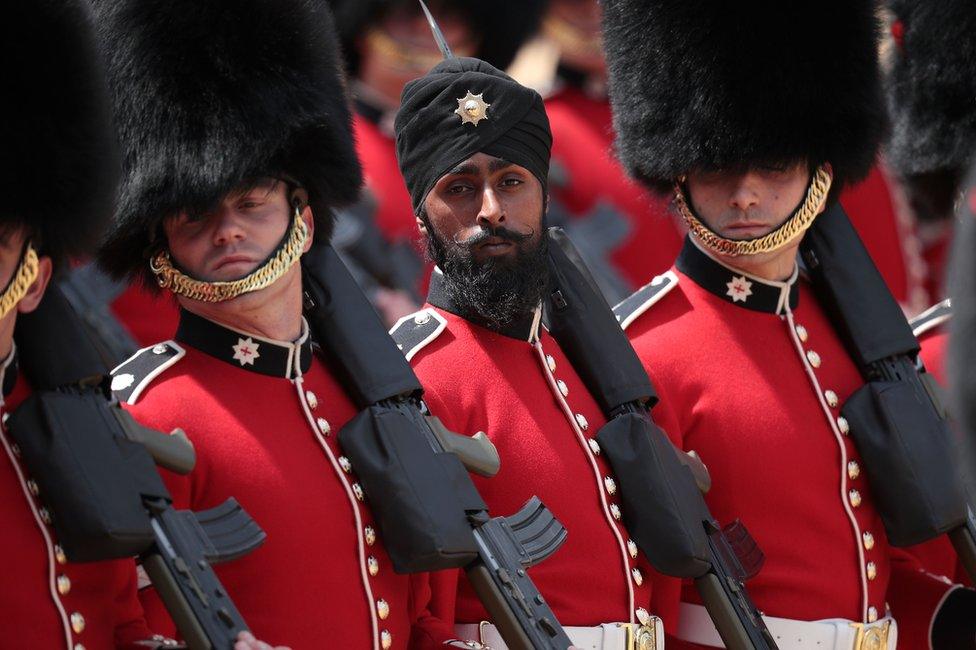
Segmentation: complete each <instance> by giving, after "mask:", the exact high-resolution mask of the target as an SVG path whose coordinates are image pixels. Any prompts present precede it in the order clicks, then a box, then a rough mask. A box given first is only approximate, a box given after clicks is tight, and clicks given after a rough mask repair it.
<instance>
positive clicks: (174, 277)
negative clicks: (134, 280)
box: [149, 207, 308, 302]
mask: <svg viewBox="0 0 976 650" xmlns="http://www.w3.org/2000/svg"><path fill="white" fill-rule="evenodd" d="M290 231H291V232H290V233H289V235H288V239H287V241H286V242H285V243H284V245H283V246H281V247H280V248H279V249H278V252H277V253H275V254H274V255H273V256H272V257H271V258H270V259H268V261H267V262H265V263H264V264H262V265H261V266H260V267H259V268H257V269H255V270H253V271H251V272H250V273H248V274H247V275H245V276H244V277H243V278H241V279H239V280H232V281H229V282H207V281H205V280H197V279H196V278H192V277H190V276H189V275H186V274H185V273H183V272H182V271H180V270H179V269H177V268H176V267H175V266H173V261H172V259H170V255H169V251H166V250H163V251H160V252H159V253H157V254H156V256H155V257H153V258H152V260H150V262H149V268H150V269H151V270H152V272H153V273H154V274H155V275H156V279H157V281H158V282H159V286H160V287H162V288H163V289H169V290H170V291H172V292H173V293H175V294H177V295H180V296H184V297H186V298H190V299H191V300H200V301H202V302H223V301H225V300H231V299H233V298H236V297H238V296H240V295H243V294H245V293H251V292H253V291H260V290H261V289H264V288H265V287H269V286H271V285H272V284H274V283H275V282H277V281H278V279H279V278H281V276H283V275H284V274H285V273H287V272H288V270H289V269H291V267H292V266H294V265H295V262H297V261H298V260H299V259H300V258H301V256H302V254H303V253H304V252H305V244H306V243H307V242H308V226H306V225H305V221H303V220H302V215H301V210H300V209H299V208H298V207H296V208H295V218H294V220H293V221H292V224H291V228H290Z"/></svg>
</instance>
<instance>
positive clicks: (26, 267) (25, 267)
mask: <svg viewBox="0 0 976 650" xmlns="http://www.w3.org/2000/svg"><path fill="white" fill-rule="evenodd" d="M39 271H40V264H39V263H38V259H37V251H35V250H34V247H33V246H32V245H31V243H30V242H28V243H27V247H26V248H25V249H24V254H23V255H22V256H21V257H20V263H19V264H18V265H17V271H16V272H15V273H14V277H13V278H12V279H11V280H10V284H8V285H7V288H6V289H4V290H3V294H0V318H3V317H4V316H6V315H7V314H8V313H10V310H11V309H13V308H14V307H16V306H17V303H19V302H20V301H21V300H23V298H24V296H26V295H27V291H28V290H29V289H30V288H31V285H32V284H34V281H35V280H37V274H38V273H39Z"/></svg>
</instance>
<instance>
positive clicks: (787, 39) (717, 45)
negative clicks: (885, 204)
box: [603, 0, 886, 191]
mask: <svg viewBox="0 0 976 650" xmlns="http://www.w3.org/2000/svg"><path fill="white" fill-rule="evenodd" d="M603 20H604V47H605V48H606V53H607V67H608V72H609V83H610V97H611V101H612V103H613V112H614V126H615V127H616V132H617V143H616V147H617V154H618V156H619V157H620V159H621V160H622V161H623V162H624V164H625V165H626V166H627V168H628V169H629V171H630V172H631V174H633V175H634V176H635V177H636V178H638V179H640V180H642V181H643V182H645V183H647V184H648V185H649V186H651V187H652V188H655V189H658V190H659V191H663V190H665V189H668V188H670V187H671V184H672V182H673V180H674V179H675V178H677V177H679V176H680V175H682V174H684V173H686V172H687V171H689V170H691V169H719V168H736V167H740V168H745V167H752V166H762V165H767V164H772V165H776V164H782V163H788V162H798V161H800V160H807V161H809V162H811V163H813V164H819V163H822V162H825V161H829V162H830V163H831V164H832V166H833V170H834V185H835V187H836V188H840V187H842V186H843V185H844V184H846V183H850V182H852V181H856V180H858V179H860V178H862V177H864V176H865V175H866V174H867V172H868V171H869V170H870V168H871V166H872V164H873V163H874V160H875V156H876V151H877V148H878V145H879V142H880V140H881V139H882V138H883V136H884V133H885V125H886V118H885V110H884V100H883V95H882V91H881V81H880V72H879V69H878V60H877V41H878V31H879V30H878V18H877V16H876V13H875V3H874V2H873V1H872V0H821V1H820V2H816V3H813V2H783V1H781V0H740V1H739V2H724V1H723V0H604V2H603Z"/></svg>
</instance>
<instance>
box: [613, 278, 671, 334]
mask: <svg viewBox="0 0 976 650" xmlns="http://www.w3.org/2000/svg"><path fill="white" fill-rule="evenodd" d="M676 286H678V276H677V275H675V273H674V271H668V272H667V273H663V274H661V275H658V276H656V277H655V278H654V279H653V280H651V281H650V282H648V283H647V284H645V285H644V286H643V287H641V288H640V289H638V290H637V291H635V292H634V293H632V294H630V296H629V297H627V298H624V299H623V300H622V301H621V302H620V304H619V305H617V306H616V307H614V308H613V313H614V315H615V316H616V317H617V322H618V323H620V327H621V328H622V329H627V327H628V326H629V325H630V324H631V323H633V322H634V321H635V320H637V317H638V316H640V315H641V314H643V313H644V312H645V311H647V310H648V309H650V308H651V306H652V305H653V304H654V303H656V302H657V301H658V300H660V299H661V298H663V297H664V296H665V295H666V294H667V293H668V292H669V291H671V289H673V288H675V287H676Z"/></svg>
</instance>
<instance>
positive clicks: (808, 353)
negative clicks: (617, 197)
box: [604, 0, 976, 649]
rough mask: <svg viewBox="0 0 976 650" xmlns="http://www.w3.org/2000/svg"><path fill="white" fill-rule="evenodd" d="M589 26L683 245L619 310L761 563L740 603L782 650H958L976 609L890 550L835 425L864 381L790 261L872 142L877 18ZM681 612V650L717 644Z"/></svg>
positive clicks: (697, 18)
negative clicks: (599, 33)
mask: <svg viewBox="0 0 976 650" xmlns="http://www.w3.org/2000/svg"><path fill="white" fill-rule="evenodd" d="M604 29H605V37H606V48H607V53H608V65H609V70H610V89H611V96H612V99H613V107H614V120H615V124H616V126H617V132H618V141H617V145H618V150H619V151H620V152H621V156H622V159H623V161H624V162H625V164H626V165H627V166H628V168H629V169H630V171H631V173H632V174H634V175H635V176H636V177H638V178H640V179H641V180H642V181H643V182H644V183H646V184H647V185H648V186H651V187H655V188H657V189H658V190H659V191H661V192H664V193H670V194H672V196H673V197H674V200H675V207H676V209H677V211H678V212H679V213H680V214H681V216H682V217H683V218H684V219H685V221H686V222H687V223H688V224H689V228H690V235H689V237H688V238H687V239H686V241H685V245H684V248H683V249H682V251H681V253H680V254H679V256H678V259H677V261H676V262H675V265H674V267H672V269H671V270H670V271H668V272H667V273H665V274H663V275H661V276H659V277H657V278H655V279H654V280H652V281H651V282H650V283H649V284H648V285H646V286H645V287H644V288H643V289H641V290H640V291H639V292H638V293H637V294H635V295H634V296H632V297H631V298H630V299H628V300H627V301H625V302H624V303H622V304H621V305H620V306H619V307H618V309H617V310H616V311H617V313H618V318H619V319H620V321H621V323H622V325H623V326H624V327H625V328H626V329H627V333H628V335H629V337H630V339H631V341H632V342H633V345H634V347H635V349H636V350H637V352H638V355H639V356H640V357H641V359H642V361H643V362H644V364H645V367H646V368H647V370H648V373H649V374H650V375H651V377H652V379H653V380H654V383H655V386H656V387H657V388H658V391H659V393H660V397H661V401H660V403H659V406H658V407H657V408H656V409H655V420H656V421H657V422H658V424H660V425H661V426H662V427H663V428H664V429H665V430H666V431H667V432H668V433H669V435H670V436H671V437H672V439H673V440H674V442H675V443H676V444H677V445H678V446H680V447H682V448H685V449H694V450H696V451H697V452H698V453H699V454H700V456H701V459H702V461H703V462H704V463H705V464H706V465H707V466H708V468H709V470H710V472H711V476H712V480H713V486H714V487H713V488H712V490H711V492H710V493H709V494H708V503H709V505H710V506H711V509H712V512H713V513H714V514H715V515H716V517H717V518H718V519H719V520H725V519H728V518H729V516H730V515H735V514H736V513H738V515H739V516H741V518H742V521H743V523H745V524H746V525H747V526H748V527H749V530H750V531H751V532H752V534H753V536H754V537H755V539H756V541H757V542H758V544H759V545H760V547H761V548H762V549H763V551H764V552H765V555H766V563H765V566H764V567H763V570H762V571H761V572H760V573H759V575H758V576H757V577H756V578H755V579H754V580H753V581H751V582H750V583H749V587H750V593H751V594H752V596H753V598H754V600H755V602H756V605H757V606H758V607H759V609H761V610H762V611H763V612H764V613H765V614H766V618H767V625H768V626H769V628H770V630H771V632H772V633H773V634H774V635H775V636H776V638H777V643H779V644H780V647H781V648H784V649H786V648H806V647H813V646H816V647H824V648H838V649H839V648H867V647H872V648H885V647H887V648H890V649H892V648H895V645H896V642H897V640H900V641H901V644H902V645H901V647H910V648H929V647H934V648H950V647H951V648H963V647H973V646H974V639H976V634H974V633H976V629H974V628H973V626H972V618H971V615H965V614H964V612H965V611H966V608H971V607H972V606H973V600H974V596H976V594H973V593H972V592H971V591H968V590H965V589H962V588H960V587H959V586H958V585H956V586H954V585H952V584H950V583H948V582H946V581H944V580H942V579H938V578H935V577H934V576H931V575H928V574H926V573H924V572H922V571H920V570H918V567H917V565H915V564H913V563H912V562H910V561H908V560H907V559H905V557H904V554H903V553H902V552H900V551H897V550H894V549H891V548H889V545H888V542H887V538H886V535H885V530H884V528H883V526H882V521H881V515H880V512H879V510H878V508H877V506H876V497H875V496H874V495H872V491H871V490H870V489H869V486H868V483H867V472H866V471H865V466H866V463H867V462H868V461H869V460H870V459H865V458H863V457H861V456H860V455H859V453H858V451H857V449H856V447H855V446H854V443H853V438H852V436H851V435H849V434H851V428H852V427H851V425H850V423H849V421H848V420H847V419H846V418H845V417H844V416H843V415H842V414H841V409H842V408H843V407H844V406H845V402H846V401H847V400H848V398H849V397H850V396H851V395H852V394H853V393H854V392H855V391H856V390H858V389H860V388H861V387H862V386H863V385H864V380H863V379H862V376H861V373H860V371H859V367H858V366H857V365H855V361H854V359H853V358H852V355H851V353H850V352H848V350H847V348H846V347H845V344H844V341H843V340H842V339H841V334H840V330H839V328H838V325H836V324H835V323H834V322H832V320H831V318H832V317H833V316H832V314H833V312H829V311H828V309H827V307H826V306H825V304H824V303H823V302H821V301H820V299H819V298H818V295H815V294H814V293H813V286H814V285H812V284H811V282H810V281H808V278H807V276H806V275H805V274H804V273H802V272H801V269H800V268H799V265H798V263H797V249H798V246H799V245H800V243H801V236H802V235H803V233H804V232H805V230H806V229H807V228H809V227H810V226H811V225H812V224H813V220H814V218H815V217H817V215H819V214H820V213H821V212H823V210H824V209H825V207H826V206H827V205H828V204H829V203H830V202H831V201H833V200H836V196H837V194H838V192H839V191H840V189H841V188H843V187H845V186H847V185H849V184H850V183H853V182H856V181H857V180H858V179H859V178H861V177H863V176H864V175H865V174H866V173H867V172H868V171H869V169H870V168H871V165H872V164H873V161H874V159H875V153H876V150H877V146H878V144H879V141H880V139H881V137H882V134H883V125H884V115H883V113H884V107H883V100H882V96H881V87H880V79H879V72H878V65H877V56H876V38H877V33H876V16H875V12H874V4H873V3H872V2H870V1H867V0H865V1H857V2H851V1H850V0H844V1H843V2H829V3H826V4H825V3H822V2H821V3H819V4H817V5H816V6H814V5H808V4H804V3H789V4H783V3H780V4H775V5H773V4H770V3H765V2H758V1H756V2H739V3H735V4H733V5H728V6H725V5H721V3H684V4H676V3H666V2H660V1H658V0H613V1H610V2H606V3H605V4H604ZM824 43H830V44H831V45H830V47H829V48H825V47H824ZM872 271H873V269H872ZM947 469H948V468H947ZM683 601H684V602H683V603H682V605H681V609H680V614H679V621H680V623H679V626H680V627H679V629H678V630H677V637H679V638H680V639H682V640H683V641H684V642H686V643H688V644H691V645H692V647H701V646H705V647H721V640H720V639H719V638H718V636H717V635H716V634H715V631H714V629H713V628H712V626H711V625H710V624H709V622H708V618H707V616H706V615H705V611H704V609H703V608H702V607H701V606H700V605H699V604H698V601H697V600H696V598H695V594H694V593H693V592H692V591H691V590H690V589H689V590H686V592H685V593H684V595H683ZM961 614H963V615H961ZM895 619H897V624H896V623H895ZM896 637H897V640H896Z"/></svg>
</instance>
